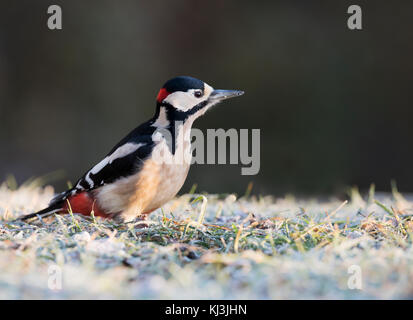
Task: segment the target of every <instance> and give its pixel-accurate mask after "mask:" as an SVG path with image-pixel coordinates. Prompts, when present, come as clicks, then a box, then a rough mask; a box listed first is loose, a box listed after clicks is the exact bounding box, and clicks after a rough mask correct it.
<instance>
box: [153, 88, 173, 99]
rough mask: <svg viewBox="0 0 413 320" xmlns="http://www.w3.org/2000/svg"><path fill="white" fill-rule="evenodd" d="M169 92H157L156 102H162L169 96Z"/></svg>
mask: <svg viewBox="0 0 413 320" xmlns="http://www.w3.org/2000/svg"><path fill="white" fill-rule="evenodd" d="M169 94H170V92H168V91H167V90H166V89H165V88H162V89H161V90H159V93H158V96H157V97H156V101H158V102H162V101H163V99H165V98H166V97H167V96H169Z"/></svg>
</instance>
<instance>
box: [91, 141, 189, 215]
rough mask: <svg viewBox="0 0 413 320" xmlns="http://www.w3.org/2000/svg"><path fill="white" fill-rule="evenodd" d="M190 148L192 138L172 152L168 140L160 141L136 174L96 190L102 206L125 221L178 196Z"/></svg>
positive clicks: (183, 179) (185, 175) (186, 171)
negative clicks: (119, 215)
mask: <svg viewBox="0 0 413 320" xmlns="http://www.w3.org/2000/svg"><path fill="white" fill-rule="evenodd" d="M190 148H191V146H190V141H188V140H187V141H182V143H177V145H176V149H175V153H171V149H170V147H169V146H168V144H167V143H166V141H160V142H159V143H157V144H156V145H155V147H154V148H153V150H152V153H151V155H150V156H149V157H148V158H147V159H145V160H144V161H143V163H141V164H140V169H139V170H138V171H137V173H135V174H134V175H131V176H128V177H124V178H121V179H119V180H117V181H115V182H113V183H111V184H108V185H104V186H102V187H101V188H99V189H98V190H96V192H95V196H96V198H97V201H98V203H99V206H100V207H101V208H103V209H104V210H105V211H106V212H109V213H113V214H116V213H121V214H122V215H124V220H131V219H133V218H134V217H136V216H137V215H139V214H146V213H150V212H151V211H153V210H156V209H157V208H159V207H161V206H162V205H164V204H165V203H166V202H168V201H169V200H171V199H172V198H173V197H175V195H176V194H177V193H178V192H179V190H180V189H181V187H182V185H183V184H184V182H185V180H186V177H187V175H188V171H189V167H190V162H191V150H190Z"/></svg>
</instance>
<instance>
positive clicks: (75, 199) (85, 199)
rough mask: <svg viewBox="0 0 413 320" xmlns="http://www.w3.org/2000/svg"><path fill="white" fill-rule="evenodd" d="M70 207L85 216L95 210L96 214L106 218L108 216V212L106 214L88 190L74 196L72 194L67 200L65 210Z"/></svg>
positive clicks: (74, 211)
mask: <svg viewBox="0 0 413 320" xmlns="http://www.w3.org/2000/svg"><path fill="white" fill-rule="evenodd" d="M68 201H69V203H68ZM69 204H70V207H69ZM70 209H71V210H72V212H73V213H80V214H83V215H85V216H90V213H91V212H92V210H93V213H94V215H95V216H99V217H104V218H107V217H108V214H106V213H105V212H104V211H102V210H101V209H100V208H99V207H98V205H97V204H96V201H95V200H94V199H93V198H92V197H91V196H90V195H89V194H88V193H87V192H82V193H79V194H76V195H74V196H70V197H69V198H68V200H66V202H65V205H64V207H63V210H64V211H66V212H67V211H69V210H70Z"/></svg>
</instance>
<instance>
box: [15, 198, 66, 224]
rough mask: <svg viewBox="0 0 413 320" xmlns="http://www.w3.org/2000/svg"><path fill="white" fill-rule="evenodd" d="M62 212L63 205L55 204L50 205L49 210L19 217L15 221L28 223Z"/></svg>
mask: <svg viewBox="0 0 413 320" xmlns="http://www.w3.org/2000/svg"><path fill="white" fill-rule="evenodd" d="M61 210H62V203H60V201H59V202H57V203H53V204H51V205H49V206H48V207H47V208H45V209H43V210H40V211H37V212H34V213H30V214H26V215H25V216H22V217H19V218H17V219H16V220H15V221H28V220H31V219H34V218H39V217H40V218H46V217H48V216H51V215H52V214H54V213H56V212H59V211H61Z"/></svg>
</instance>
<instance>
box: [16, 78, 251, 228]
mask: <svg viewBox="0 0 413 320" xmlns="http://www.w3.org/2000/svg"><path fill="white" fill-rule="evenodd" d="M243 93H244V92H242V91H238V90H215V89H213V88H212V87H211V86H209V85H208V84H206V83H205V82H203V81H201V80H198V79H195V78H192V77H187V76H180V77H176V78H173V79H171V80H169V81H167V82H166V83H165V85H164V86H163V87H162V88H161V89H160V91H159V93H158V96H157V99H156V112H155V115H154V117H153V118H152V119H150V120H149V121H147V122H145V123H143V124H141V125H140V126H138V127H137V128H135V129H134V130H132V131H131V132H130V133H129V134H128V135H127V136H126V137H125V138H123V139H122V140H121V141H120V142H119V143H118V144H117V145H115V146H114V147H113V148H112V150H111V151H110V152H109V153H108V154H107V155H106V157H105V158H104V159H103V160H102V161H100V162H99V163H98V164H96V165H95V166H94V167H92V168H91V169H90V170H89V171H87V172H86V173H85V174H84V175H83V176H82V177H81V178H80V179H79V180H78V181H77V183H76V185H75V186H74V187H73V188H71V189H69V190H67V191H65V192H62V193H60V194H57V195H56V196H55V197H54V198H53V199H52V200H51V201H50V203H49V206H48V207H47V208H45V209H43V210H41V211H38V212H35V213H31V214H28V215H25V216H23V217H21V218H20V219H19V220H29V219H32V218H36V217H46V216H49V215H52V214H54V213H68V212H69V210H71V211H72V212H74V213H80V214H83V215H90V214H91V212H92V211H93V213H94V215H95V216H101V217H105V218H112V219H115V220H117V221H119V222H128V221H131V220H133V219H135V218H139V217H146V216H147V215H148V214H149V213H151V212H152V211H154V210H156V209H158V208H159V207H161V206H162V205H164V204H165V203H166V202H168V201H169V200H171V199H172V198H173V197H174V196H175V195H176V194H177V193H178V191H179V190H180V189H181V187H182V185H183V184H184V182H185V179H186V177H187V174H188V170H189V166H190V159H191V156H192V154H191V149H190V144H191V140H190V131H191V127H192V124H193V122H194V120H195V119H197V118H198V117H200V116H202V115H203V114H204V113H205V112H206V111H207V110H208V109H209V108H210V107H212V106H213V105H214V104H216V103H218V102H220V101H222V100H225V99H228V98H232V97H236V96H240V95H242V94H243ZM162 132H164V133H168V132H169V133H170V137H171V139H169V140H171V141H168V139H167V138H166V136H167V135H164V134H162ZM182 155H184V159H182ZM177 157H181V159H177ZM166 159H169V160H170V161H165V160H166ZM175 160H179V161H175ZM188 160H189V161H188Z"/></svg>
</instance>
